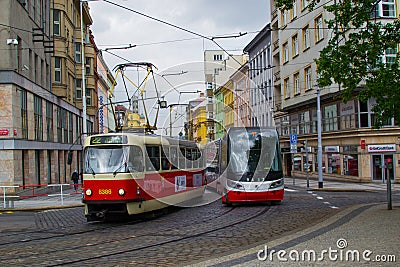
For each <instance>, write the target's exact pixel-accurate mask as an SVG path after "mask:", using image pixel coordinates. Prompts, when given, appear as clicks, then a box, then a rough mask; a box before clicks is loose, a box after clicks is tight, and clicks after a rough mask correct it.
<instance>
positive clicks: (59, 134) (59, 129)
mask: <svg viewBox="0 0 400 267" xmlns="http://www.w3.org/2000/svg"><path fill="white" fill-rule="evenodd" d="M61 121H62V117H61V107H57V142H58V143H62V122H61Z"/></svg>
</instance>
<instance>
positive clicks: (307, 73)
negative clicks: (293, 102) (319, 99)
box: [304, 66, 312, 91]
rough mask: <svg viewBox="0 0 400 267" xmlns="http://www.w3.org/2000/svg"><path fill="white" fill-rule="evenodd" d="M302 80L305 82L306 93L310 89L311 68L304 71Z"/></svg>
mask: <svg viewBox="0 0 400 267" xmlns="http://www.w3.org/2000/svg"><path fill="white" fill-rule="evenodd" d="M304 80H305V81H306V88H305V89H306V91H307V90H311V89H312V84H311V83H312V77H311V66H310V67H307V68H305V69H304Z"/></svg>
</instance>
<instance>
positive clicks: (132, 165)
mask: <svg viewBox="0 0 400 267" xmlns="http://www.w3.org/2000/svg"><path fill="white" fill-rule="evenodd" d="M204 185H205V177H204V160H203V157H202V153H201V150H200V149H199V147H198V146H197V145H196V143H194V142H190V141H185V140H178V139H174V138H170V137H163V136H158V135H151V134H141V133H129V132H125V133H109V134H99V135H93V136H89V137H87V138H86V139H85V142H84V173H83V187H84V196H83V203H84V204H85V216H86V218H87V220H88V221H93V220H104V219H106V218H110V217H111V218H113V217H118V216H122V215H134V214H141V213H146V212H151V211H155V210H159V209H162V208H165V207H168V206H171V205H178V204H179V203H183V202H185V201H188V200H191V199H194V198H198V197H201V196H202V195H203V193H204Z"/></svg>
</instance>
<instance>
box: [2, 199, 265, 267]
mask: <svg viewBox="0 0 400 267" xmlns="http://www.w3.org/2000/svg"><path fill="white" fill-rule="evenodd" d="M269 209H270V207H269V206H264V207H258V208H257V211H255V210H254V209H252V210H253V211H252V212H248V209H247V208H245V209H241V208H235V207H233V208H229V209H228V210H223V212H222V214H217V216H215V217H214V218H213V219H210V218H207V219H206V220H203V218H202V217H199V218H198V219H197V220H196V221H195V222H193V221H192V222H190V223H188V224H185V225H181V227H182V228H181V229H185V230H186V231H184V232H182V231H180V232H178V231H172V232H171V233H169V234H163V233H167V232H168V230H170V229H168V227H170V225H169V226H168V225H164V226H163V225H159V226H158V227H157V226H156V227H155V228H152V229H151V231H150V230H145V231H142V233H141V234H138V235H131V234H128V235H126V234H125V237H122V236H121V233H123V232H125V233H127V231H128V228H130V227H131V226H132V225H134V226H135V224H131V223H128V224H124V225H112V227H111V228H107V227H106V226H105V227H101V228H97V229H92V230H90V231H75V232H74V233H69V234H68V239H69V240H71V239H72V240H75V241H76V240H89V242H86V243H85V244H82V243H81V245H78V246H77V245H73V247H74V250H75V249H76V250H79V251H84V250H85V249H87V248H88V247H90V249H91V250H96V251H102V249H100V248H101V247H104V246H107V245H110V244H113V243H116V242H117V243H119V244H121V243H127V245H126V246H124V245H122V246H119V247H127V248H129V249H122V250H114V251H112V252H109V253H98V254H97V255H96V256H93V255H91V256H88V257H82V256H80V255H81V254H79V257H73V259H64V260H63V261H62V262H60V263H58V262H56V261H53V263H54V264H49V263H46V266H59V265H64V264H74V263H78V262H79V263H82V262H87V261H93V259H101V258H107V257H111V256H117V255H123V254H129V253H133V252H140V251H143V250H147V249H151V248H154V247H159V246H165V245H168V244H173V243H176V242H182V241H185V240H186V239H191V238H196V237H200V236H204V235H208V234H212V233H215V232H218V231H222V230H224V229H227V228H230V227H234V226H236V225H240V224H241V223H245V222H248V221H251V220H253V219H255V218H257V217H259V216H261V215H263V214H265V213H266V212H267V211H268V210H269ZM240 210H242V212H244V213H247V215H244V214H241V215H244V216H238V214H233V213H235V212H239V213H240ZM246 211H247V212H246ZM230 215H232V216H230ZM229 217H231V218H229ZM238 217H240V218H239V219H238ZM220 218H224V221H225V222H227V223H223V224H221V223H219V224H217V223H216V222H215V221H213V220H218V219H220ZM149 222H152V221H149ZM144 223H147V222H144ZM140 224H142V223H140ZM199 224H203V225H202V227H201V228H200V230H197V231H196V229H195V227H194V225H199ZM136 226H138V225H137V224H136ZM215 226H217V227H215ZM135 228H136V229H135ZM137 228H139V227H134V229H131V232H134V231H135V230H137ZM105 230H106V231H108V232H109V234H110V235H109V238H104V239H100V240H98V241H97V242H90V238H88V236H91V235H92V234H94V233H96V234H97V235H98V234H99V233H100V232H102V231H105ZM116 233H117V234H116ZM118 233H119V234H118ZM66 235H67V234H63V235H54V236H48V237H46V238H41V239H40V238H38V239H32V240H25V241H23V242H22V241H21V240H20V241H19V242H9V243H8V244H4V243H2V244H0V247H2V246H5V245H7V246H8V247H9V246H10V245H12V244H14V245H16V244H18V245H21V242H22V244H24V246H29V244H28V243H29V242H32V243H35V247H40V246H41V244H42V243H43V244H48V243H57V246H54V248H55V249H51V250H46V254H49V255H57V254H59V253H63V252H65V250H66V249H69V248H70V245H67V244H66V243H65V242H63V240H65V237H66ZM149 237H153V238H154V237H157V238H160V239H162V240H161V241H158V242H155V243H151V244H146V242H143V243H141V242H139V243H141V245H139V246H138V245H134V246H132V244H129V245H128V243H137V242H135V240H146V239H148V238H149ZM74 243H76V242H74ZM63 244H64V245H63ZM96 248H99V249H96ZM39 251H40V249H39ZM33 254H35V256H34V257H35V258H37V257H38V255H37V253H33ZM31 258H32V251H29V250H25V249H24V250H23V252H22V253H21V251H20V252H19V259H20V260H22V261H27V262H28V261H29V260H30V259H31ZM4 260H6V261H7V259H5V258H4V257H2V261H4Z"/></svg>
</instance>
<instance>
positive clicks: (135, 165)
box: [128, 146, 144, 173]
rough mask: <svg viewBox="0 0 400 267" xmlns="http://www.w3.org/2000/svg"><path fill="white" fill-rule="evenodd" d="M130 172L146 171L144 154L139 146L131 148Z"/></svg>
mask: <svg viewBox="0 0 400 267" xmlns="http://www.w3.org/2000/svg"><path fill="white" fill-rule="evenodd" d="M128 171H129V172H131V173H132V172H143V171H144V162H143V152H142V150H141V149H140V147H138V146H130V147H129V159H128Z"/></svg>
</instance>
